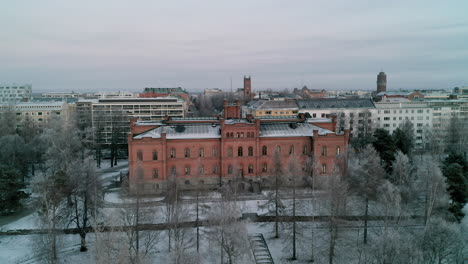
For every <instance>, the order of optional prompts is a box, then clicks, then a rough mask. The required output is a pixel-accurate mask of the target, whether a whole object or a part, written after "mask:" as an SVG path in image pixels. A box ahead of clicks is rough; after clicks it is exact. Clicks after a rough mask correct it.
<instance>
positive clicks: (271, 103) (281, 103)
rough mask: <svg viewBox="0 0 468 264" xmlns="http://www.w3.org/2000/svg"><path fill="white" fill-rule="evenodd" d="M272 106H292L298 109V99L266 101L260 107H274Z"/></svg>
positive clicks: (282, 107)
mask: <svg viewBox="0 0 468 264" xmlns="http://www.w3.org/2000/svg"><path fill="white" fill-rule="evenodd" d="M272 108H281V109H284V108H291V109H297V108H298V106H297V103H296V100H287V101H265V102H264V103H263V104H261V105H260V106H259V107H258V109H259V110H261V109H272Z"/></svg>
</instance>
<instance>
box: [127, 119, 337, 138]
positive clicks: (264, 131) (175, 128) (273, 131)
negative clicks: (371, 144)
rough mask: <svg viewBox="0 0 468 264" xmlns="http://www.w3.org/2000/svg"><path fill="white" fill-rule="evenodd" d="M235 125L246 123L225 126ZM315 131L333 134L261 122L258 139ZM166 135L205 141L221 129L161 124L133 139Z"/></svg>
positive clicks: (321, 132)
mask: <svg viewBox="0 0 468 264" xmlns="http://www.w3.org/2000/svg"><path fill="white" fill-rule="evenodd" d="M308 121H314V122H326V121H330V120H329V119H310V120H308ZM235 123H248V121H247V120H245V119H228V120H226V122H225V124H226V125H232V124H235ZM150 124H151V125H159V124H161V123H156V122H153V123H142V122H137V125H150ZM314 130H317V131H318V134H319V135H326V134H335V132H333V131H331V130H327V129H324V128H321V127H318V126H316V125H312V124H309V123H304V122H294V121H293V122H291V121H289V122H288V121H285V122H262V123H260V135H259V136H260V137H312V136H313V134H314V133H313V131H314ZM163 133H166V138H167V139H207V138H221V127H220V125H219V124H218V123H184V124H165V125H163V124H161V126H160V127H158V128H154V129H151V130H149V131H147V132H143V133H141V134H139V135H136V136H134V137H133V138H134V139H142V138H161V135H162V134H163Z"/></svg>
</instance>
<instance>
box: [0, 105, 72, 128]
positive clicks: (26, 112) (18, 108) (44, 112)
mask: <svg viewBox="0 0 468 264" xmlns="http://www.w3.org/2000/svg"><path fill="white" fill-rule="evenodd" d="M0 111H2V112H3V111H13V112H15V114H16V116H17V118H18V120H19V121H20V120H23V119H24V118H26V117H28V118H29V119H30V120H34V121H36V122H37V124H38V125H39V126H40V127H42V126H44V124H46V122H47V121H49V120H50V119H52V118H65V120H68V119H69V116H70V105H69V104H68V103H66V102H21V103H16V104H0Z"/></svg>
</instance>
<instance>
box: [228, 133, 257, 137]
mask: <svg viewBox="0 0 468 264" xmlns="http://www.w3.org/2000/svg"><path fill="white" fill-rule="evenodd" d="M244 135H246V137H248V138H253V137H255V132H247V133H245V134H244V132H237V133H236V134H234V132H227V133H226V137H227V138H234V137H236V138H243V137H244Z"/></svg>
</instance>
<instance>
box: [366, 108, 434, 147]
mask: <svg viewBox="0 0 468 264" xmlns="http://www.w3.org/2000/svg"><path fill="white" fill-rule="evenodd" d="M375 107H376V108H377V127H378V128H383V129H385V130H388V132H390V134H393V132H394V131H395V130H396V129H397V128H398V127H399V126H400V125H402V124H403V123H404V122H405V121H410V122H411V123H412V124H413V129H414V131H413V132H414V137H415V138H414V143H415V147H416V148H422V147H424V143H425V142H426V141H427V140H428V138H426V137H427V136H428V135H427V131H432V129H433V109H432V108H431V107H429V106H428V104H427V103H425V102H409V101H408V102H395V103H394V102H380V103H375Z"/></svg>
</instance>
